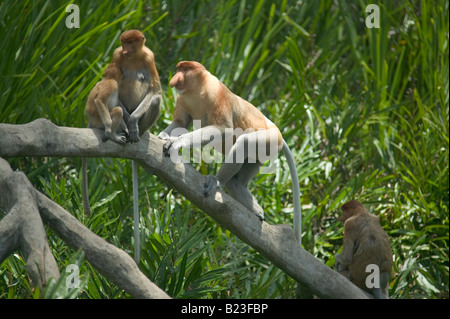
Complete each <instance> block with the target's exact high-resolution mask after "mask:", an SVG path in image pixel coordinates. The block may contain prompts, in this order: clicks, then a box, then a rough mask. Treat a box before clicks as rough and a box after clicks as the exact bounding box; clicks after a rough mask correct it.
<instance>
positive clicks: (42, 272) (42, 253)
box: [0, 158, 169, 299]
mask: <svg viewBox="0 0 450 319" xmlns="http://www.w3.org/2000/svg"><path fill="white" fill-rule="evenodd" d="M0 190H1V191H0V207H2V208H3V209H4V210H5V211H7V212H8V214H7V215H6V216H5V217H4V218H3V219H2V220H0V263H1V262H2V261H3V260H4V259H5V258H6V257H7V256H8V255H9V254H11V253H12V252H13V251H15V250H18V249H20V250H21V251H22V252H23V254H24V255H25V259H26V267H27V272H28V273H29V274H30V277H31V278H32V280H33V282H34V283H36V284H37V285H39V286H40V288H41V289H42V288H43V287H45V285H46V283H47V282H48V280H49V279H50V277H54V278H55V279H58V278H59V270H58V267H57V265H56V261H55V259H54V257H53V255H52V253H51V250H50V248H49V246H48V242H47V236H46V233H45V229H44V226H43V224H42V220H43V221H44V222H45V223H46V224H47V225H49V226H50V227H51V228H52V229H53V230H54V231H55V233H56V234H57V235H58V236H59V237H61V238H62V239H63V240H64V241H65V242H66V243H67V244H68V245H69V246H70V247H72V248H73V249H75V250H78V249H82V250H83V251H84V253H85V257H86V259H87V260H88V261H89V262H90V263H91V264H92V265H93V266H94V267H95V268H96V269H98V270H99V272H100V273H101V274H102V275H104V276H105V277H107V278H108V279H110V280H111V281H112V282H114V283H116V284H117V285H118V286H119V287H121V288H122V289H123V290H125V291H126V292H128V293H129V294H130V295H131V296H133V297H135V298H151V299H154V298H158V299H162V298H169V296H168V295H167V294H166V293H165V292H164V291H162V290H161V289H160V288H159V287H157V286H156V285H155V284H154V283H152V282H151V281H150V280H149V279H148V278H147V277H146V276H145V275H144V274H143V273H142V272H141V271H140V270H139V268H138V267H137V265H136V263H135V262H134V260H133V259H132V258H131V257H130V256H129V255H128V254H127V253H125V252H124V251H122V250H120V249H119V248H117V247H116V246H114V245H111V244H109V243H107V242H106V241H105V240H103V239H102V238H100V237H99V236H97V235H95V234H94V233H92V232H91V231H90V230H89V229H88V228H86V227H85V226H84V225H83V224H81V223H80V222H79V221H78V220H77V219H76V218H75V217H73V216H72V215H71V214H69V213H68V212H66V211H65V210H64V209H63V208H62V207H61V206H59V205H58V204H56V203H54V202H53V201H51V200H50V199H48V198H47V197H46V196H45V195H43V194H42V193H40V192H39V191H37V190H35V189H34V187H33V186H32V185H31V183H30V182H29V180H28V179H27V178H26V176H25V175H24V174H23V173H21V172H13V171H12V170H11V167H10V166H9V164H8V162H6V161H5V160H4V159H2V158H0ZM39 213H40V215H39ZM41 217H42V220H41Z"/></svg>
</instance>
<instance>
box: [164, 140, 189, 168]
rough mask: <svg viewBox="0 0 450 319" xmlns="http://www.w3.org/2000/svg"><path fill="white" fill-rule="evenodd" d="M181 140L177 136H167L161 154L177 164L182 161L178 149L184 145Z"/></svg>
mask: <svg viewBox="0 0 450 319" xmlns="http://www.w3.org/2000/svg"><path fill="white" fill-rule="evenodd" d="M184 146H185V145H184V143H183V141H182V140H181V139H180V138H178V137H169V138H168V139H167V140H166V143H165V144H164V146H163V154H164V156H165V157H170V158H171V160H172V162H174V163H175V164H178V163H179V162H181V161H182V159H183V158H182V157H181V155H180V149H181V148H182V147H184Z"/></svg>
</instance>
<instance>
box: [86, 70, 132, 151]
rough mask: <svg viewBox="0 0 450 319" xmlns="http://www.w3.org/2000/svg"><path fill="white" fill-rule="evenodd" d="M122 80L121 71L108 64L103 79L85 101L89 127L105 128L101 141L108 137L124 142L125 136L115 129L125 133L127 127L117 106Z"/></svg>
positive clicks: (117, 141) (120, 142) (120, 109)
mask: <svg viewBox="0 0 450 319" xmlns="http://www.w3.org/2000/svg"><path fill="white" fill-rule="evenodd" d="M121 81H122V71H120V68H119V67H118V66H117V65H116V64H115V63H111V64H109V65H108V66H107V67H106V69H105V72H104V75H103V80H101V81H100V82H98V83H97V84H96V85H95V86H94V88H93V89H92V91H91V93H89V96H88V100H87V103H86V114H87V116H88V119H89V122H88V126H87V127H89V128H100V129H103V128H104V129H105V136H104V137H103V142H106V141H107V140H108V139H110V140H112V141H114V142H116V143H119V144H125V142H126V136H125V135H124V134H118V132H117V130H118V129H119V126H120V129H121V131H122V132H124V133H127V132H128V129H127V127H126V124H125V122H124V121H123V112H122V108H121V107H120V106H119V83H120V82H121Z"/></svg>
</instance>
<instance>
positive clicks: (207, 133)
mask: <svg viewBox="0 0 450 319" xmlns="http://www.w3.org/2000/svg"><path fill="white" fill-rule="evenodd" d="M222 138H223V131H222V130H220V129H219V128H218V127H216V126H213V125H209V126H206V127H203V128H201V129H198V130H195V131H193V132H190V133H186V134H183V135H181V136H179V137H177V138H170V139H169V140H168V141H167V142H166V144H164V149H163V151H164V154H165V155H166V156H174V157H176V156H177V155H178V152H179V150H180V149H181V148H183V147H201V146H204V145H206V144H208V143H209V142H211V141H213V140H218V139H222Z"/></svg>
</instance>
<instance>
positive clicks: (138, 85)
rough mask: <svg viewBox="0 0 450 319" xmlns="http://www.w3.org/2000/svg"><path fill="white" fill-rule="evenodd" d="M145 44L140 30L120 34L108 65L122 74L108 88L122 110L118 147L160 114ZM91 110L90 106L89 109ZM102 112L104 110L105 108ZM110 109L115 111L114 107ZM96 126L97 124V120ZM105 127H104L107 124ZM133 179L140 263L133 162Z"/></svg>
mask: <svg viewBox="0 0 450 319" xmlns="http://www.w3.org/2000/svg"><path fill="white" fill-rule="evenodd" d="M145 41H146V39H145V36H144V34H143V33H142V32H141V31H139V30H128V31H125V32H123V33H122V34H121V36H120V43H121V46H120V47H118V48H117V49H116V50H114V54H113V58H112V62H111V64H110V66H111V65H112V66H113V67H115V66H117V67H118V68H119V72H120V75H121V76H120V78H119V81H118V82H117V85H116V84H114V90H112V89H111V88H112V86H111V87H109V88H110V90H111V91H113V94H112V92H111V94H112V96H113V97H114V99H117V103H118V104H116V103H113V104H114V105H120V109H121V110H120V111H119V110H117V111H116V112H117V114H120V117H121V119H123V121H121V126H120V127H122V126H123V125H124V126H125V127H124V129H123V131H124V132H125V133H126V135H127V139H126V140H125V141H124V140H123V139H122V138H120V139H119V140H118V142H119V143H121V144H122V142H124V143H125V142H130V143H137V142H138V141H139V140H140V136H141V135H142V134H144V133H145V132H147V131H148V129H150V127H151V126H152V125H153V124H154V123H155V122H156V120H157V119H158V117H159V113H160V104H161V85H160V82H159V75H158V71H157V69H156V66H155V56H154V54H153V52H152V51H151V50H150V49H149V48H147V47H146V46H145ZM108 68H109V66H108ZM108 68H107V69H108ZM102 82H103V81H102ZM102 82H100V83H102ZM111 85H112V84H111ZM94 90H95V88H94ZM106 93H107V92H106ZM88 103H89V101H88ZM89 106H90V105H89ZM86 108H87V109H88V106H86ZM90 108H93V107H92V106H91V107H90ZM102 110H104V108H103V109H102ZM113 110H116V108H114V109H113ZM88 116H89V113H88ZM111 116H112V114H111ZM94 117H95V113H94ZM117 118H118V116H117ZM89 123H92V120H91V116H90V117H89ZM96 123H98V125H100V123H99V121H97V122H96ZM103 123H104V122H103ZM122 123H123V124H122ZM90 125H93V124H89V125H88V127H94V126H90ZM104 125H105V127H106V124H104ZM111 130H113V128H111ZM105 137H106V130H105ZM124 138H125V137H124ZM82 163H83V204H84V210H85V212H86V214H87V215H88V216H89V215H90V207H89V195H88V184H87V168H86V160H85V159H83V162H82ZM132 176H133V177H132V178H133V212H134V233H135V256H134V257H135V260H136V262H139V257H140V255H139V245H140V243H139V207H138V167H137V163H136V162H135V161H133V164H132Z"/></svg>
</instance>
